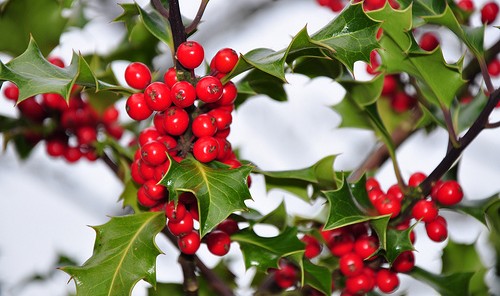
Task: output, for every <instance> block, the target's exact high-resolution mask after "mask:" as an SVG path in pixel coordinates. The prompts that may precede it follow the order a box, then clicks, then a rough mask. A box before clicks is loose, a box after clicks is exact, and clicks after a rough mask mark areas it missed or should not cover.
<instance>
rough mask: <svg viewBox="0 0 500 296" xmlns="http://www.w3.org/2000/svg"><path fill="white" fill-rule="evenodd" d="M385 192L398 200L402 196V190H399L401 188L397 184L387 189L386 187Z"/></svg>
mask: <svg viewBox="0 0 500 296" xmlns="http://www.w3.org/2000/svg"><path fill="white" fill-rule="evenodd" d="M387 194H388V195H391V196H393V197H395V198H396V199H397V200H399V201H400V202H401V201H402V200H403V198H404V194H403V191H401V188H399V185H398V184H394V185H392V186H391V187H389V189H387Z"/></svg>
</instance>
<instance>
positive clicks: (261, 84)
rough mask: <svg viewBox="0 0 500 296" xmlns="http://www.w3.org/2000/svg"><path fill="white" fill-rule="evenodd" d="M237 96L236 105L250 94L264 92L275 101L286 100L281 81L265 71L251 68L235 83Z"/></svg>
mask: <svg viewBox="0 0 500 296" xmlns="http://www.w3.org/2000/svg"><path fill="white" fill-rule="evenodd" d="M237 88H238V97H237V99H236V102H235V104H236V106H239V105H241V104H242V103H243V102H245V101H246V99H248V98H249V97H251V96H255V95H257V94H264V95H267V96H269V97H270V98H271V99H273V100H276V101H286V100H287V94H286V92H285V89H284V87H283V82H282V81H281V80H280V79H278V78H276V77H274V76H271V75H269V74H267V73H265V72H261V71H256V70H252V71H250V72H249V73H248V74H247V75H246V76H245V77H244V78H243V79H242V80H241V81H239V82H238V84H237Z"/></svg>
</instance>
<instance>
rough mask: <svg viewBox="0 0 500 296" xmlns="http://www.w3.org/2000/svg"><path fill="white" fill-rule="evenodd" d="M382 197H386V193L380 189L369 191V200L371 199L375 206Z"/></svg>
mask: <svg viewBox="0 0 500 296" xmlns="http://www.w3.org/2000/svg"><path fill="white" fill-rule="evenodd" d="M382 195H384V192H383V191H382V190H381V189H380V188H372V189H371V190H370V191H368V199H370V201H371V202H372V204H374V205H375V203H376V202H377V199H379V198H380V197H381V196H382Z"/></svg>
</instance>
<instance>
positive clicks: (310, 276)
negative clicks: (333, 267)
mask: <svg viewBox="0 0 500 296" xmlns="http://www.w3.org/2000/svg"><path fill="white" fill-rule="evenodd" d="M303 267H304V284H305V285H309V286H311V287H313V288H315V289H316V290H318V291H321V292H323V293H324V294H325V295H331V294H332V272H331V271H330V270H329V269H328V268H326V267H323V266H318V265H316V264H313V263H311V262H310V261H309V260H303Z"/></svg>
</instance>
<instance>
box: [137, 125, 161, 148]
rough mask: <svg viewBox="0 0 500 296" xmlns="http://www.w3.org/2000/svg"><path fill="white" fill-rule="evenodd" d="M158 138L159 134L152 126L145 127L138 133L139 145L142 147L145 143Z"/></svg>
mask: <svg viewBox="0 0 500 296" xmlns="http://www.w3.org/2000/svg"><path fill="white" fill-rule="evenodd" d="M159 137H160V133H159V132H158V130H157V129H156V128H155V127H154V126H150V127H147V128H145V129H143V130H142V131H141V132H140V133H139V145H140V146H141V147H142V146H144V145H145V144H146V143H148V142H151V141H155V140H156V139H158V138H159Z"/></svg>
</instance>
